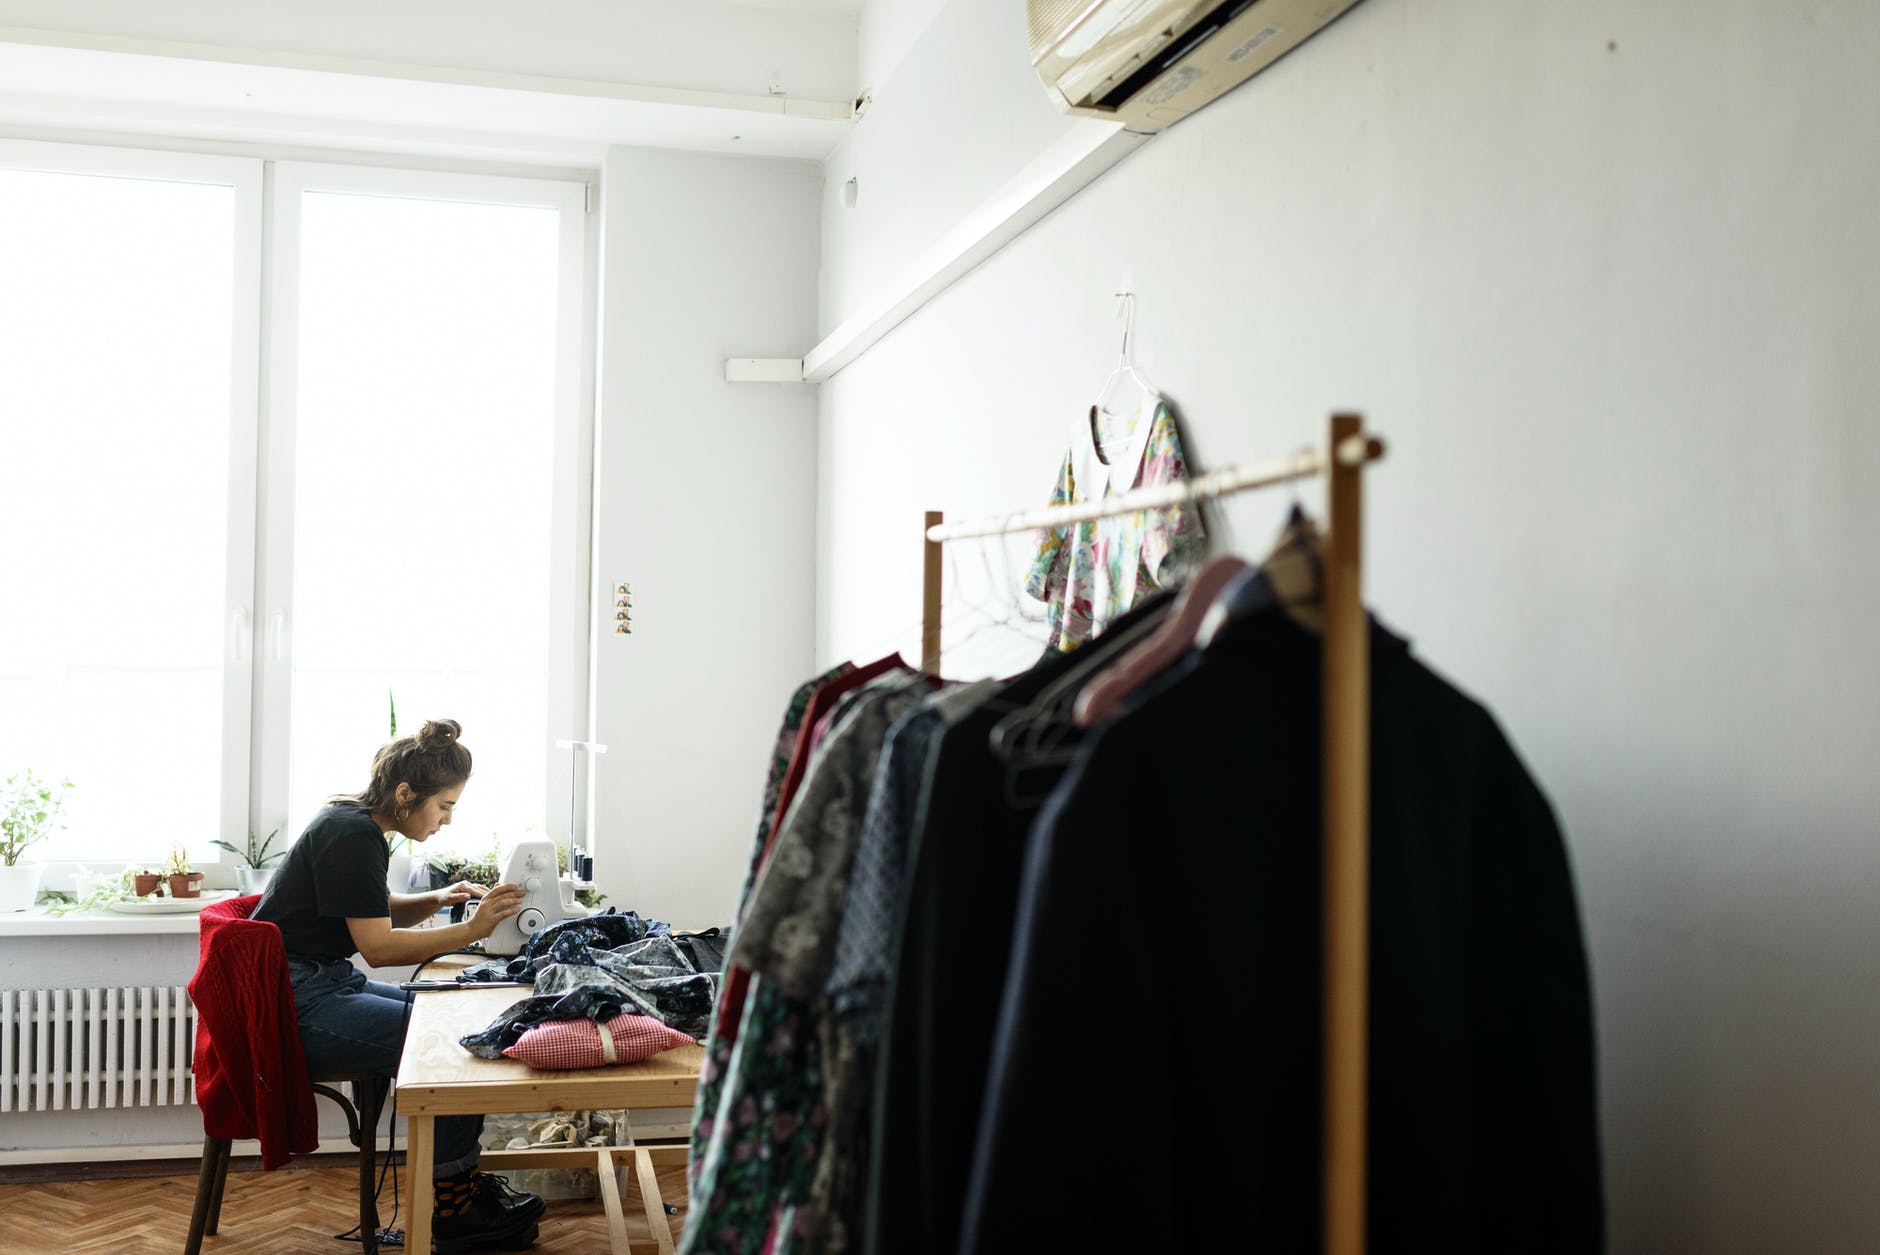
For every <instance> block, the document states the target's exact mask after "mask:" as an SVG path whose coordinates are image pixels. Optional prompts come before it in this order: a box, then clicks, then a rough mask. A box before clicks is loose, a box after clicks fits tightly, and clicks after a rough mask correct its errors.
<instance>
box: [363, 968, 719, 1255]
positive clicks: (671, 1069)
mask: <svg viewBox="0 0 1880 1255" xmlns="http://www.w3.org/2000/svg"><path fill="white" fill-rule="evenodd" d="M437 966H440V967H442V966H445V965H444V964H438V965H437ZM437 974H438V975H443V973H441V972H440V973H437ZM528 996H529V991H528V990H527V989H524V988H520V987H517V986H496V987H493V988H488V989H463V990H458V989H451V990H439V991H435V992H420V993H419V994H418V995H417V998H416V999H415V1001H414V1002H413V1004H412V1010H411V1025H410V1027H409V1028H408V1029H407V1030H406V1033H405V1052H404V1055H403V1056H402V1058H401V1059H400V1060H399V1064H398V1110H399V1112H400V1114H402V1115H403V1116H405V1118H406V1120H407V1130H408V1139H409V1140H408V1143H407V1148H406V1151H405V1163H406V1164H407V1165H408V1167H409V1169H410V1170H409V1172H408V1173H407V1174H406V1175H407V1178H408V1179H409V1180H410V1182H411V1218H410V1222H409V1223H410V1227H409V1229H408V1230H407V1231H406V1235H405V1249H406V1250H407V1251H417V1252H429V1251H430V1249H431V1203H432V1199H431V1188H430V1181H431V1168H432V1164H433V1162H434V1159H433V1155H434V1151H435V1149H436V1142H435V1140H434V1137H435V1128H434V1126H433V1123H432V1122H433V1121H434V1120H436V1119H437V1117H438V1116H451V1115H489V1114H492V1113H496V1112H531V1113H532V1112H554V1111H593V1110H601V1111H618V1110H623V1109H624V1110H633V1109H634V1108H641V1109H645V1108H653V1107H690V1106H691V1105H692V1102H693V1099H694V1096H695V1095H696V1094H697V1092H698V1072H699V1066H700V1064H701V1062H702V1061H703V1059H704V1054H705V1052H704V1050H703V1049H702V1048H701V1047H698V1046H682V1047H680V1048H679V1049H677V1050H668V1051H666V1052H665V1053H663V1054H657V1055H654V1056H653V1057H652V1058H651V1059H647V1060H645V1061H643V1062H641V1063H628V1064H615V1065H613V1066H610V1067H604V1068H580V1069H569V1070H565V1071H544V1070H538V1069H536V1068H532V1067H530V1066H529V1065H528V1064H526V1063H522V1062H520V1061H519V1060H515V1059H479V1058H477V1056H475V1055H473V1054H471V1053H470V1052H469V1051H467V1050H465V1049H464V1048H463V1047H462V1046H461V1045H459V1044H458V1039H459V1038H462V1037H467V1036H468V1035H470V1034H471V1033H475V1032H479V1031H481V1030H482V1029H485V1028H487V1027H489V1025H490V1023H491V1022H492V1021H494V1020H495V1019H496V1017H497V1016H499V1015H501V1014H502V1013H503V1011H504V1010H506V1009H507V1008H508V1007H510V1006H512V1005H513V1004H515V1003H516V1002H518V1001H520V1000H521V999H523V998H526V997H528ZM685 1157H686V1148H685V1146H683V1145H665V1146H632V1145H629V1146H610V1147H603V1148H594V1147H577V1148H561V1147H552V1148H551V1147H544V1148H536V1149H531V1150H508V1151H485V1152H483V1158H482V1166H483V1167H486V1168H541V1167H562V1168H571V1167H592V1168H595V1169H597V1174H598V1176H599V1177H600V1183H601V1201H602V1204H603V1205H604V1206H605V1207H606V1209H607V1228H608V1238H609V1241H610V1244H611V1247H612V1250H613V1255H630V1248H629V1246H628V1243H627V1229H626V1218H625V1215H624V1213H623V1211H622V1208H621V1201H620V1200H621V1196H622V1193H623V1191H624V1188H625V1176H626V1172H627V1161H629V1160H630V1161H631V1163H632V1166H633V1169H634V1172H635V1174H636V1175H637V1177H638V1179H639V1186H640V1201H641V1204H642V1206H643V1207H644V1209H645V1211H646V1218H647V1221H648V1223H649V1224H651V1225H652V1229H653V1236H654V1240H655V1241H656V1242H657V1243H658V1246H659V1250H660V1251H661V1252H662V1255H670V1253H671V1252H672V1250H673V1240H672V1229H671V1226H670V1224H669V1223H668V1222H667V1219H666V1209H665V1201H664V1200H663V1199H662V1198H661V1197H660V1193H659V1183H658V1180H657V1178H656V1177H655V1175H654V1169H655V1168H656V1167H658V1166H663V1165H667V1164H672V1163H683V1162H684V1161H685Z"/></svg>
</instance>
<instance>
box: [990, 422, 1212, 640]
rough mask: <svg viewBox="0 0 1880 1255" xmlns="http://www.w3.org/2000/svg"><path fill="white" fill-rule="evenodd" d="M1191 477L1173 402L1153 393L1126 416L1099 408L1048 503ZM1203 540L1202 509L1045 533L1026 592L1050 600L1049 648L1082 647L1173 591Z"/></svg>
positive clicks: (1081, 429)
mask: <svg viewBox="0 0 1880 1255" xmlns="http://www.w3.org/2000/svg"><path fill="white" fill-rule="evenodd" d="M1186 478H1188V466H1187V463H1186V462H1185V461H1184V460H1183V457H1182V443H1181V435H1180V432H1179V431H1178V430H1177V427H1176V423H1175V415H1174V413H1173V412H1172V411H1171V410H1170V409H1169V407H1168V404H1167V403H1166V402H1164V401H1162V400H1161V399H1160V398H1159V397H1156V396H1153V395H1150V396H1148V397H1147V398H1146V400H1144V402H1143V403H1142V408H1140V409H1137V410H1134V411H1131V412H1130V413H1127V414H1120V415H1108V414H1105V413H1104V412H1103V411H1102V410H1100V409H1098V408H1097V407H1096V406H1092V407H1091V409H1090V418H1089V422H1087V423H1079V424H1078V425H1077V429H1076V434H1075V436H1074V438H1073V439H1072V441H1071V446H1070V448H1069V449H1068V450H1067V451H1066V452H1065V454H1064V461H1063V464H1062V465H1061V466H1060V467H1059V468H1058V476H1057V482H1056V484H1055V485H1054V486H1053V487H1052V490H1051V504H1052V505H1053V506H1064V505H1078V504H1082V503H1084V502H1090V501H1101V500H1103V499H1104V498H1106V497H1111V496H1115V495H1116V494H1118V493H1121V492H1126V491H1128V490H1129V489H1131V488H1146V487H1151V486H1153V485H1157V484H1168V483H1173V482H1175V481H1177V480H1183V479H1186ZM1205 545H1206V539H1205V537H1204V536H1203V534H1202V528H1201V516H1200V512H1199V509H1198V508H1197V507H1195V506H1176V507H1173V508H1171V509H1167V510H1148V511H1137V512H1136V513H1134V514H1118V515H1112V516H1111V517H1108V518H1100V519H1091V520H1088V521H1086V522H1083V523H1074V524H1070V525H1068V526H1065V527H1057V528H1050V529H1047V530H1045V531H1041V532H1040V533H1038V541H1037V554H1036V556H1035V557H1034V558H1033V559H1032V563H1031V568H1030V570H1029V571H1028V572H1027V573H1026V577H1025V591H1026V592H1027V593H1029V594H1030V595H1031V596H1033V597H1035V598H1037V599H1038V600H1040V601H1043V602H1046V603H1048V609H1047V617H1048V620H1049V623H1050V637H1049V647H1050V648H1053V649H1059V650H1065V651H1069V650H1073V649H1076V648H1077V647H1078V646H1079V645H1082V644H1083V643H1084V642H1085V641H1088V640H1090V639H1091V638H1092V637H1094V636H1096V635H1097V634H1098V633H1099V632H1101V631H1103V629H1104V627H1105V626H1106V625H1107V624H1109V623H1110V621H1111V620H1113V619H1115V618H1116V617H1117V616H1118V615H1120V614H1122V613H1123V612H1124V611H1126V610H1128V609H1129V608H1130V607H1132V606H1134V605H1136V604H1137V603H1138V602H1140V601H1142V600H1143V599H1144V598H1145V597H1147V596H1148V595H1149V594H1150V593H1152V592H1156V591H1166V590H1169V589H1172V588H1174V587H1175V586H1176V585H1178V584H1179V583H1181V581H1182V580H1183V579H1184V578H1186V575H1187V572H1188V570H1189V568H1190V567H1191V566H1192V565H1193V564H1194V563H1195V561H1197V560H1198V559H1199V557H1200V555H1201V551H1202V550H1203V548H1205Z"/></svg>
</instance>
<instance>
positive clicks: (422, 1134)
mask: <svg viewBox="0 0 1880 1255" xmlns="http://www.w3.org/2000/svg"><path fill="white" fill-rule="evenodd" d="M436 1132H437V1130H436V1127H435V1125H434V1123H433V1117H431V1116H406V1117H405V1179H406V1180H407V1181H409V1182H410V1183H411V1220H410V1222H409V1223H408V1225H407V1226H406V1229H405V1250H407V1251H415V1252H417V1253H418V1255H430V1251H431V1203H432V1194H433V1191H432V1189H431V1161H432V1159H433V1158H434V1157H435V1152H436V1149H437V1147H436V1143H435V1141H434V1140H433V1138H434V1137H435V1135H436Z"/></svg>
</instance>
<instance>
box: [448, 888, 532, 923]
mask: <svg viewBox="0 0 1880 1255" xmlns="http://www.w3.org/2000/svg"><path fill="white" fill-rule="evenodd" d="M459 889H465V890H468V891H469V893H468V895H467V896H466V897H463V898H458V899H457V901H459V902H464V901H468V900H469V898H471V897H474V898H480V899H482V900H481V901H479V902H478V903H477V909H476V910H475V912H473V913H472V914H471V916H470V918H469V919H467V920H465V921H464V922H465V923H467V924H469V925H470V927H471V928H472V929H473V930H474V931H475V933H476V935H477V936H478V937H487V936H489V935H490V934H491V933H493V932H495V931H496V926H497V925H498V924H500V923H502V922H503V921H504V920H506V919H508V918H509V917H510V916H511V915H514V914H516V913H517V912H519V911H521V910H522V901H523V891H522V886H521V885H497V886H496V887H495V888H493V889H485V888H484V887H483V886H481V885H473V884H470V883H469V882H468V881H460V882H459V883H457V884H454V885H452V886H451V887H450V888H448V889H445V890H442V891H441V892H444V893H455V892H457V891H458V890H459Z"/></svg>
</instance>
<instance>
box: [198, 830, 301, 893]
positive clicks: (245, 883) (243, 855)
mask: <svg viewBox="0 0 1880 1255" xmlns="http://www.w3.org/2000/svg"><path fill="white" fill-rule="evenodd" d="M284 825H285V821H283V822H282V823H279V824H276V825H274V831H272V832H270V833H269V834H268V835H267V836H265V837H259V838H258V837H256V836H255V834H254V833H253V832H252V831H250V832H249V834H248V845H247V847H246V848H242V847H240V846H236V845H232V844H230V843H229V842H227V841H224V840H222V839H221V838H219V837H218V838H217V839H216V840H214V841H212V842H210V844H211V845H219V846H221V847H222V848H223V849H225V850H227V851H228V852H229V853H230V854H233V855H234V856H235V857H236V858H238V859H240V860H241V865H240V866H238V867H236V869H235V883H236V884H237V885H239V886H240V887H241V891H242V892H243V893H244V894H249V893H260V892H262V891H263V890H265V889H266V888H267V887H268V881H270V880H272V879H273V878H274V865H275V864H276V863H279V862H280V861H281V859H282V858H284V857H286V856H285V855H283V854H271V853H269V850H271V849H272V848H273V846H274V838H276V837H278V836H280V835H281V828H282V827H283V826H284Z"/></svg>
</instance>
